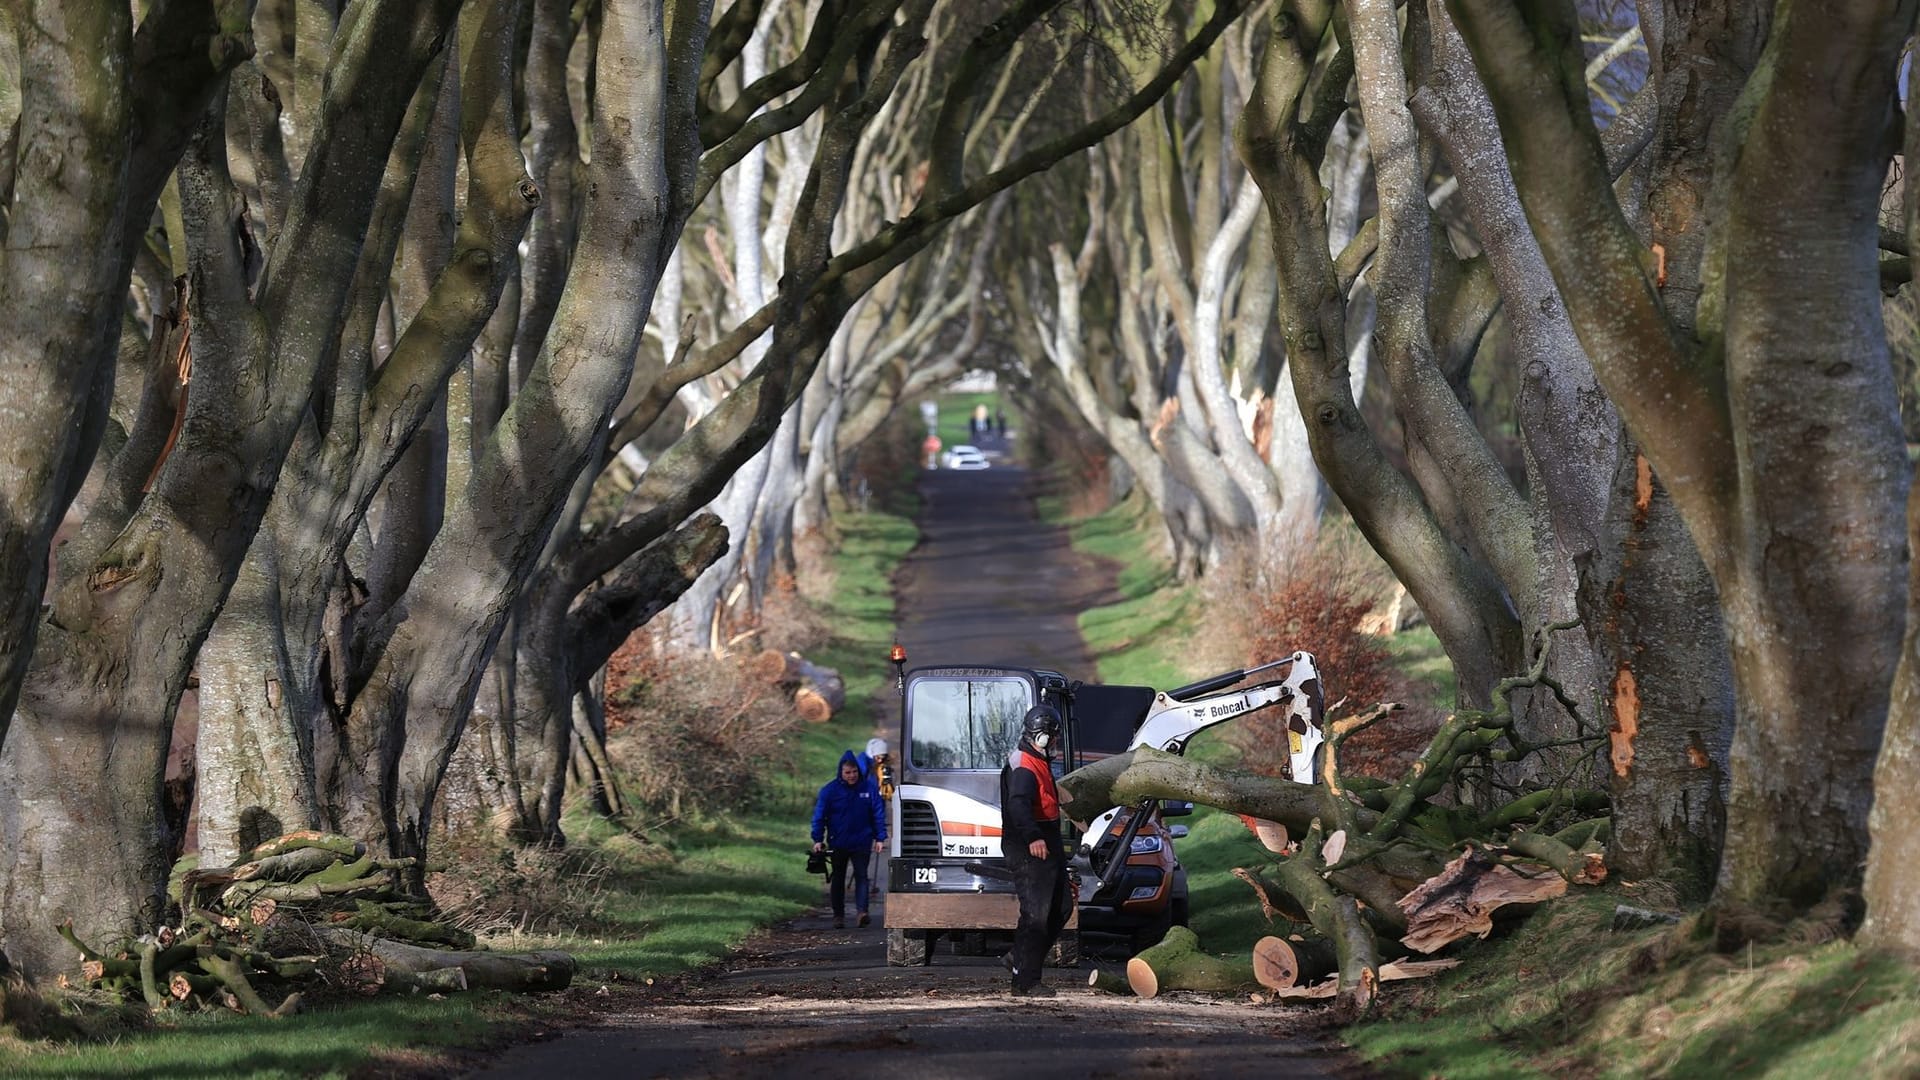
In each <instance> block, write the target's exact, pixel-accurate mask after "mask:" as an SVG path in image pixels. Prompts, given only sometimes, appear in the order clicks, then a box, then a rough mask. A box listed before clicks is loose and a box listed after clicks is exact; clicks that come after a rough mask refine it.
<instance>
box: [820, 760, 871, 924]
mask: <svg viewBox="0 0 1920 1080" xmlns="http://www.w3.org/2000/svg"><path fill="white" fill-rule="evenodd" d="M886 839H887V812H886V804H885V803H884V802H882V801H881V799H880V793H879V792H878V791H877V790H875V789H874V787H873V786H872V785H871V784H868V783H867V776H866V773H865V771H863V770H862V769H861V768H860V757H859V755H857V754H855V753H854V752H853V751H851V750H849V751H847V752H846V753H844V754H841V755H840V776H839V778H838V779H835V780H829V781H827V784H826V786H825V787H822V788H821V789H820V796H819V798H817V799H815V800H814V802H813V850H815V851H822V850H824V851H828V852H830V853H831V857H832V867H833V871H832V874H833V876H832V885H831V887H830V888H829V889H828V896H829V898H830V899H831V900H832V902H833V926H834V929H836V930H838V929H840V928H841V927H843V926H845V925H847V867H848V866H849V865H851V866H852V867H853V905H854V909H855V910H856V911H858V912H859V913H860V925H861V926H866V925H867V924H868V923H870V922H872V921H873V920H872V919H870V918H868V917H867V854H868V852H875V851H879V850H880V849H881V845H882V844H884V843H885V842H886Z"/></svg>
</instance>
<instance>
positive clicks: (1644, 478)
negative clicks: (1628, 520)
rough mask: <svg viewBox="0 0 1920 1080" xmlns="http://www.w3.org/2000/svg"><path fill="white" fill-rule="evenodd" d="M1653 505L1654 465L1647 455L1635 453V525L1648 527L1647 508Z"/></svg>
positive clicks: (1637, 527)
mask: <svg viewBox="0 0 1920 1080" xmlns="http://www.w3.org/2000/svg"><path fill="white" fill-rule="evenodd" d="M1652 505H1653V465H1652V463H1650V462H1649V461H1647V455H1645V454H1639V453H1636V454H1634V455H1633V527H1634V529H1636V530H1639V529H1644V528H1646V527H1647V510H1648V508H1650V507H1651V506H1652Z"/></svg>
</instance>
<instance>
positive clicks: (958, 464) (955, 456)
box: [942, 446, 988, 472]
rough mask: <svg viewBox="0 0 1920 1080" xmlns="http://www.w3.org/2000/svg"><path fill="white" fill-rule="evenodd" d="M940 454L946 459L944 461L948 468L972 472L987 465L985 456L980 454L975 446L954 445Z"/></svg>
mask: <svg viewBox="0 0 1920 1080" xmlns="http://www.w3.org/2000/svg"><path fill="white" fill-rule="evenodd" d="M942 456H943V457H944V458H945V459H946V460H945V462H944V463H945V465H946V467H947V468H949V469H958V470H960V471H962V472H972V471H975V470H979V469H984V468H987V467H988V465H987V456H986V455H985V454H982V453H981V452H980V451H979V449H978V448H977V447H972V446H956V447H954V448H953V449H951V450H948V451H947V452H946V453H945V454H944V455H942Z"/></svg>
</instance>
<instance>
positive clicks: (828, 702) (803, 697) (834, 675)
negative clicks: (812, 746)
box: [793, 660, 847, 724]
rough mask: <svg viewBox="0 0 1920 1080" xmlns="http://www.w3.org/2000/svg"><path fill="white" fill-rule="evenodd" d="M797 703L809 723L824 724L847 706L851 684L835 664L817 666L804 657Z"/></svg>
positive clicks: (798, 710) (795, 699)
mask: <svg viewBox="0 0 1920 1080" xmlns="http://www.w3.org/2000/svg"><path fill="white" fill-rule="evenodd" d="M793 707H794V710H795V711H796V712H798V713H799V714H800V718H801V719H803V720H806V721H807V722H808V723H813V724H824V723H826V722H827V721H828V720H831V719H833V717H834V714H836V713H838V712H839V711H840V710H842V709H844V708H846V707H847V684H846V683H845V682H844V681H842V680H841V678H840V673H839V672H837V671H835V670H833V669H832V668H823V667H816V666H814V665H812V664H809V663H807V662H806V661H804V660H802V661H800V687H799V689H797V690H795V691H794V692H793Z"/></svg>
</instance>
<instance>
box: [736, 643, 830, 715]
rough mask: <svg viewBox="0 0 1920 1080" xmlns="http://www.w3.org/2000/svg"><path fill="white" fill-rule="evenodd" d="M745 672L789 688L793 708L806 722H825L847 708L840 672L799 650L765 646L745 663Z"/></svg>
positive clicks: (763, 680)
mask: <svg viewBox="0 0 1920 1080" xmlns="http://www.w3.org/2000/svg"><path fill="white" fill-rule="evenodd" d="M747 671H748V672H749V673H750V674H752V675H753V676H754V677H755V678H758V679H760V680H761V681H762V682H768V683H773V684H775V685H777V686H784V687H789V688H791V689H792V690H793V708H794V711H795V712H797V713H799V714H800V718H801V719H803V720H806V721H808V722H809V723H814V724H824V723H826V722H827V721H828V720H831V719H833V717H834V715H835V714H836V713H838V712H839V711H840V710H842V709H844V708H846V707H847V684H846V682H845V680H843V679H841V678H840V673H839V672H838V671H835V670H834V669H832V668H829V667H821V666H820V665H818V664H814V663H810V662H808V660H807V658H806V657H804V656H801V655H800V654H799V653H796V652H781V651H780V650H778V649H767V650H765V651H763V652H761V653H759V654H757V655H755V656H754V658H753V659H752V660H750V661H748V662H747Z"/></svg>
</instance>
